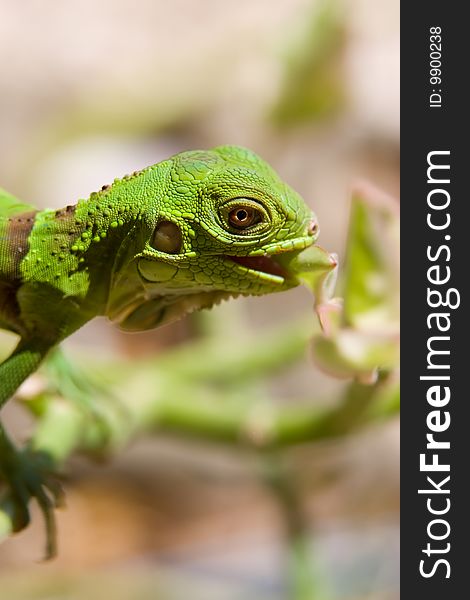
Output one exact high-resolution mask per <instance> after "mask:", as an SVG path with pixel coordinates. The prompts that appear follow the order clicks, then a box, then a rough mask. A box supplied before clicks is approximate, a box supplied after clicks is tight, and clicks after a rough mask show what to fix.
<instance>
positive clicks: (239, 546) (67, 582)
mask: <svg viewBox="0 0 470 600" xmlns="http://www.w3.org/2000/svg"><path fill="white" fill-rule="evenodd" d="M398 10H399V9H398V3H397V2H394V1H393V0H343V1H339V0H338V2H336V1H328V0H326V1H320V0H274V1H273V0H237V1H233V0H224V1H220V0H197V1H195V0H193V1H191V0H173V1H172V2H164V1H163V0H153V1H152V0H138V1H137V2H135V1H134V2H131V1H130V0H81V1H80V2H74V1H72V0H63V1H61V2H58V1H54V0H42V1H40V0H25V1H23V2H15V1H14V0H0V56H2V57H3V61H2V77H1V80H0V182H1V185H2V187H5V188H6V189H8V190H9V191H10V192H12V193H13V194H15V195H17V196H19V197H20V198H22V199H23V200H24V201H27V202H31V203H34V204H37V205H39V206H42V207H46V206H47V207H59V206H63V205H66V204H69V203H73V202H75V201H76V200H77V199H79V198H82V197H87V196H88V195H89V193H90V192H91V191H93V190H96V189H99V188H100V187H101V185H103V184H105V183H108V182H110V181H112V180H113V179H114V178H115V177H117V176H121V175H124V174H125V173H127V172H132V171H134V170H136V169H139V168H141V167H143V166H145V165H148V164H152V163H155V162H158V161H160V160H162V159H164V158H166V157H168V156H169V155H171V154H174V153H175V152H179V151H181V150H184V149H192V148H199V147H202V148H209V147H212V146H216V145H219V144H225V143H231V144H240V145H244V146H248V147H250V148H252V149H253V150H255V151H257V152H258V153H259V154H261V156H263V157H264V158H265V159H266V160H268V161H269V162H270V163H271V164H272V165H273V166H274V167H275V168H276V170H277V171H278V172H279V173H280V174H281V176H282V177H283V178H284V179H285V180H286V181H288V182H289V183H290V184H291V185H292V186H293V187H294V188H295V189H296V190H297V191H298V192H300V193H301V194H302V195H303V197H304V198H305V199H306V201H307V202H308V203H309V204H310V205H311V206H312V208H313V209H314V210H315V212H316V213H317V215H318V217H319V221H320V225H321V238H320V242H321V244H322V246H324V247H325V248H327V249H328V250H329V251H336V252H339V254H340V260H341V258H342V251H343V249H344V244H345V232H346V227H347V219H348V203H349V198H350V190H351V187H352V185H353V184H354V182H355V181H356V180H357V179H367V180H369V181H372V182H373V183H374V184H375V185H376V186H378V187H379V188H382V189H384V190H385V191H387V192H388V193H390V194H391V195H393V196H395V197H397V195H398V187H399V171H398V157H399V146H398V143H399V139H398V136H399V108H398V107H399V104H398V97H399V81H398V64H399V45H398V39H399V14H398ZM310 304H311V300H310V298H309V297H308V294H307V293H306V291H305V290H299V289H296V290H292V291H290V292H287V293H285V294H283V295H280V296H276V295H272V296H269V297H264V298H257V299H251V298H249V299H241V300H239V301H237V303H236V307H235V306H229V305H224V306H221V307H220V308H217V309H215V312H217V313H218V315H216V316H215V318H218V319H220V318H222V319H223V318H225V315H226V318H227V319H231V318H232V316H233V315H235V314H236V316H237V318H241V319H242V321H243V322H244V323H246V326H247V328H248V329H249V330H250V331H252V330H255V331H258V330H259V331H260V334H261V333H262V332H263V331H265V330H269V329H272V328H276V327H277V326H278V325H279V324H280V323H284V324H285V323H286V322H288V320H289V319H291V318H292V315H299V314H302V313H308V311H309V310H310ZM240 315H241V317H240ZM191 333H192V327H191V323H190V321H188V320H186V321H182V322H181V323H177V324H175V325H174V326H170V327H167V328H164V329H162V330H158V331H156V332H151V333H146V334H142V335H134V336H126V335H124V334H120V333H118V332H116V331H115V330H114V329H113V328H112V327H111V326H109V325H108V324H107V323H106V322H104V321H103V322H101V321H95V322H93V323H92V324H90V325H88V326H87V327H85V328H84V329H83V330H81V331H80V332H78V334H76V335H75V336H74V337H73V338H72V339H71V340H69V341H68V342H67V344H66V347H67V348H68V349H69V351H70V352H71V353H75V354H76V355H77V356H79V355H80V353H82V354H83V353H88V354H89V353H90V352H92V353H97V355H100V356H101V355H108V354H109V355H116V354H118V355H120V356H122V355H125V356H129V358H135V357H139V356H148V355H151V354H154V353H156V352H162V351H164V349H165V348H166V347H168V346H171V345H174V344H181V343H184V341H185V340H186V339H188V337H190V336H191ZM0 342H1V343H3V347H5V348H6V347H7V346H9V345H11V344H12V343H13V339H12V338H11V337H9V336H6V335H3V336H2V337H1V338H0ZM338 385H339V384H338V383H337V382H335V381H332V380H331V378H328V377H326V376H325V375H323V374H322V373H319V372H318V371H317V370H314V369H313V367H312V365H311V364H310V361H309V358H308V357H306V358H305V360H304V361H303V362H302V364H299V365H297V366H296V367H294V368H292V369H291V370H290V371H288V372H287V373H285V374H282V375H281V376H279V377H278V378H276V379H275V381H274V382H272V386H271V387H272V394H273V397H276V398H278V401H280V402H283V401H284V402H289V401H293V399H295V398H304V399H305V398H310V397H312V389H314V390H315V394H325V393H334V391H335V389H336V388H337V386H338ZM6 412H7V418H8V422H9V425H10V427H13V428H14V429H16V431H17V432H19V435H20V437H21V436H23V437H25V436H26V435H27V433H28V424H27V423H25V422H24V417H23V414H22V412H21V410H20V409H18V408H17V407H15V406H8V407H7V411H6ZM285 460H287V461H288V462H289V464H291V465H293V466H294V471H295V473H297V483H298V486H299V490H300V492H301V496H302V501H303V504H304V505H305V508H306V512H307V513H308V515H309V517H310V518H311V525H312V530H313V529H314V530H315V535H314V536H313V537H312V540H313V541H312V547H313V546H314V548H315V555H316V557H317V563H318V565H319V567H318V568H319V569H320V570H322V571H324V572H325V573H326V574H327V577H328V579H330V580H332V581H333V585H334V589H335V593H336V595H337V597H339V598H340V597H341V598H342V597H344V598H374V599H375V598H380V599H382V598H383V599H392V598H398V591H397V585H398V551H397V545H398V533H397V522H398V516H397V515H398V484H397V481H398V476H397V463H398V433H397V426H396V423H394V422H392V423H388V424H387V425H383V426H380V427H377V428H374V429H373V430H368V431H366V432H364V433H363V434H362V435H361V436H355V437H354V438H352V439H348V440H347V441H344V442H341V443H328V444H322V445H321V446H319V445H315V446H312V445H304V446H300V447H296V448H294V449H291V450H289V452H287V453H286V458H285ZM69 474H70V475H69V481H68V482H67V484H66V490H67V498H68V507H67V509H66V510H65V511H63V512H62V513H61V514H60V515H59V532H60V538H59V546H60V555H59V558H58V559H56V560H55V561H53V562H52V563H50V564H46V565H44V564H39V565H38V564H37V560H38V558H40V556H41V552H42V545H41V544H42V536H43V531H42V524H41V521H40V519H39V518H36V519H35V521H34V523H33V526H32V527H31V528H30V529H29V530H28V531H27V532H24V533H22V534H20V535H18V536H15V538H13V539H11V540H9V541H7V542H5V543H4V544H3V545H2V546H1V547H0V598H2V600H3V599H5V600H10V599H12V600H15V599H25V600H26V599H27V600H33V599H34V600H35V599H38V600H39V599H40V600H46V599H47V600H49V599H51V600H52V599H54V600H56V599H57V600H59V599H60V600H62V599H63V600H75V599H77V600H78V599H82V598H87V599H88V598H89V599H93V598H94V597H101V596H102V594H105V593H108V594H109V595H110V596H111V597H113V598H115V599H116V600H121V599H123V600H124V599H126V600H128V599H134V598H135V599H143V600H146V599H159V598H163V599H173V598H174V599H178V600H179V599H182V598H185V599H186V598H188V599H189V598H191V599H199V598H201V600H202V599H203V600H209V599H212V598H214V599H217V600H225V599H232V598H233V599H235V598H237V599H251V598H253V599H255V598H256V599H261V598H270V599H271V598H272V599H281V598H285V597H286V596H285V590H284V583H283V575H282V569H283V560H284V559H283V548H282V527H283V525H282V521H281V517H280V514H279V509H278V506H277V505H276V502H275V501H274V500H273V498H272V496H271V495H270V493H269V491H268V490H267V489H266V488H265V487H264V486H263V484H262V483H260V478H259V465H258V462H257V458H256V457H255V456H254V455H253V454H251V453H250V452H248V451H245V450H239V449H236V448H230V447H227V446H223V445H215V444H206V443H204V442H203V441H198V442H195V441H191V440H184V439H179V438H175V437H170V436H166V435H162V436H158V437H157V438H154V439H152V440H141V441H136V442H135V443H134V444H133V445H132V447H131V448H129V449H128V450H127V451H126V452H125V453H122V454H121V455H119V456H118V457H116V458H115V459H114V460H113V461H112V463H109V464H104V465H95V464H90V463H89V462H87V461H85V460H82V459H74V460H73V461H72V463H71V465H70V469H69Z"/></svg>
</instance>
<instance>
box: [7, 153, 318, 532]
mask: <svg viewBox="0 0 470 600" xmlns="http://www.w3.org/2000/svg"><path fill="white" fill-rule="evenodd" d="M317 235H318V224H317V220H316V217H315V215H314V214H313V213H312V212H311V210H310V209H309V208H308V207H307V206H306V204H305V203H304V201H303V200H302V199H301V198H300V196H299V195H298V194H297V193H296V192H294V191H293V190H292V189H291V188H290V187H288V186H287V185H286V184H285V183H283V182H282V181H281V180H280V179H279V177H278V176H277V175H276V173H275V172H274V171H273V170H272V169H271V168H270V167H269V166H268V165H267V164H266V163H265V162H264V161H263V160H261V159H260V158H259V157H258V156H257V155H255V154H254V153H252V152H251V151H249V150H247V149H244V148H240V147H236V146H221V147H218V148H215V149H213V150H210V151H199V150H196V151H190V152H182V153H181V154H177V155H176V156H173V157H172V158H169V159H168V160H165V161H163V162H160V163H158V164H156V165H153V166H150V167H148V168H146V169H143V170H142V171H138V172H135V173H133V174H132V175H129V176H125V177H124V178H122V179H116V180H115V181H114V183H113V184H112V185H105V186H103V187H102V189H101V190H100V191H99V192H95V193H92V194H91V196H90V198H89V199H88V200H81V201H79V202H78V204H76V205H73V206H67V207H66V208H63V209H60V210H40V211H38V210H36V209H35V208H34V207H32V206H29V205H25V204H21V203H20V202H19V201H18V200H16V199H15V198H14V197H12V196H10V195H9V194H7V193H6V192H3V191H1V190H0V328H3V329H6V330H9V331H12V332H14V333H16V334H18V336H19V338H20V339H19V343H18V345H17V347H16V349H15V350H14V351H13V353H12V354H11V356H9V357H8V358H7V359H6V360H5V361H4V362H3V363H2V364H0V407H2V406H3V405H4V404H5V402H7V400H8V399H9V398H11V396H12V395H13V394H14V393H15V391H16V390H17V389H18V387H19V386H20V384H21V383H22V382H23V381H24V380H25V379H26V378H27V377H28V376H29V375H30V374H31V373H33V372H34V371H35V370H36V369H37V367H38V366H39V364H40V363H41V361H42V360H43V359H44V358H45V356H46V354H47V353H48V352H49V351H50V350H51V349H52V348H54V347H55V346H56V345H57V344H59V343H60V342H61V341H62V340H63V339H64V338H66V337H67V336H69V335H71V334H72V333H73V332H74V331H76V330H77V329H79V328H80V327H81V326H82V325H84V324H85V323H86V322H87V321H89V320H90V319H92V318H94V317H96V316H98V315H106V316H107V317H108V318H109V319H111V321H114V322H115V323H117V324H118V325H119V327H120V328H121V329H123V330H125V331H143V330H146V329H151V328H154V327H157V326H160V325H162V324H165V323H169V322H171V321H173V320H175V319H178V318H180V317H181V316H183V315H184V314H186V313H188V312H191V311H193V310H195V309H201V308H208V307H210V306H212V305H213V304H214V303H216V302H218V301H220V300H222V299H225V298H229V297H231V296H236V295H239V294H241V295H251V294H254V295H260V294H267V293H271V292H278V291H282V290H286V289H289V288H291V287H293V286H296V285H298V283H299V279H298V277H297V276H296V274H295V272H294V270H295V269H291V265H292V264H293V261H294V262H295V259H296V257H297V255H298V254H299V253H300V252H301V251H302V250H303V249H305V248H307V247H309V246H312V244H313V243H314V241H315V240H316V238H317ZM21 456H22V454H21V453H20V452H18V451H16V450H15V449H14V446H13V445H12V444H11V442H10V441H9V440H8V438H7V437H6V435H5V432H4V430H3V429H1V427H0V475H1V474H2V473H3V479H4V480H7V483H8V484H9V486H10V488H11V489H12V490H13V491H14V492H15V494H16V495H15V497H16V498H17V500H18V505H19V508H18V507H17V509H16V510H17V513H18V514H17V515H16V516H17V523H18V528H20V527H21V526H24V524H25V521H27V519H28V512H27V502H28V500H29V498H30V497H34V496H35V497H36V498H38V500H39V501H41V493H42V492H41V485H43V484H42V483H41V481H38V480H37V477H36V476H34V477H32V476H30V475H28V469H27V468H23V470H21V469H20V468H19V467H20V466H21V465H20V461H21ZM23 466H24V465H23ZM18 515H19V516H18Z"/></svg>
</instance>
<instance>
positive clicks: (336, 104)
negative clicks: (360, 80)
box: [271, 0, 346, 126]
mask: <svg viewBox="0 0 470 600" xmlns="http://www.w3.org/2000/svg"><path fill="white" fill-rule="evenodd" d="M345 14H346V13H345V11H344V10H342V7H341V3H340V2H339V1H337V0H334V1H333V2H332V1H331V0H322V1H321V2H318V3H315V5H314V7H313V9H311V11H310V14H309V15H307V17H306V19H305V20H304V21H303V23H302V30H301V31H299V33H298V35H296V37H295V41H294V42H293V43H292V45H291V47H290V49H289V51H288V52H286V57H285V59H284V69H283V77H282V84H281V90H280V94H279V97H278V99H277V100H276V104H275V106H274V107H273V108H272V112H271V119H272V121H273V123H275V124H276V125H280V126H292V125H295V124H298V123H303V122H305V121H321V120H324V119H325V118H326V117H330V116H332V115H334V114H336V113H337V112H338V111H339V110H340V109H342V108H343V106H344V103H345V88H344V77H343V74H342V62H341V61H342V55H343V49H344V42H345Z"/></svg>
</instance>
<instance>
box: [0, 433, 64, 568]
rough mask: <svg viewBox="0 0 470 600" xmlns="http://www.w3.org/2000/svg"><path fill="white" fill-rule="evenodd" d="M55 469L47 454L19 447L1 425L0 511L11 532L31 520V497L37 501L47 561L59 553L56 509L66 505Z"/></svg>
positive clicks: (16, 530)
mask: <svg viewBox="0 0 470 600" xmlns="http://www.w3.org/2000/svg"><path fill="white" fill-rule="evenodd" d="M52 469H53V467H52V464H51V460H50V458H49V457H48V456H47V455H46V454H45V453H43V452H38V451H35V450H33V449H31V448H29V447H27V448H25V449H23V450H18V449H17V448H15V446H14V445H13V444H12V443H11V441H10V440H9V439H8V437H7V436H6V434H5V432H4V430H3V428H1V426H0V485H1V486H2V487H3V489H1V488H0V513H3V514H4V515H5V516H6V517H7V520H8V522H9V523H10V529H11V531H14V532H18V531H21V530H22V529H24V528H25V527H26V526H27V525H28V524H29V522H30V511H29V503H30V500H32V499H35V500H36V502H37V503H38V505H39V508H40V509H41V512H42V514H43V517H44V521H45V525H46V550H45V557H44V558H45V559H46V560H47V559H50V558H53V557H54V556H55V555H56V554H57V535H56V521H55V515H54V509H55V508H58V507H60V506H63V504H64V494H63V490H62V487H61V486H60V484H59V482H58V481H57V480H56V479H54V476H53V474H52ZM2 484H3V485H2Z"/></svg>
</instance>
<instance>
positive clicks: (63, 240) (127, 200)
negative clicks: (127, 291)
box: [22, 162, 168, 318]
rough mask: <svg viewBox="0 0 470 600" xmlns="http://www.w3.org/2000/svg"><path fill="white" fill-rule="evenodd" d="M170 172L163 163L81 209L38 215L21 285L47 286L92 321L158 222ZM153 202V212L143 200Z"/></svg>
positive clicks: (124, 180) (85, 202)
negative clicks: (127, 262) (123, 266)
mask: <svg viewBox="0 0 470 600" xmlns="http://www.w3.org/2000/svg"><path fill="white" fill-rule="evenodd" d="M167 169H168V166H167V163H166V162H163V163H159V164H158V165H154V166H152V167H148V168H147V169H145V170H144V171H140V172H139V173H134V174H132V175H130V176H126V177H124V178H122V179H116V180H115V181H114V183H113V184H112V185H105V186H103V187H102V189H101V190H100V191H99V192H94V193H92V194H91V195H90V197H89V198H88V199H87V200H80V201H79V202H78V204H77V205H74V206H67V207H65V208H63V209H59V210H56V211H51V210H46V211H41V212H39V213H37V215H36V218H35V223H34V227H33V228H32V232H31V235H30V238H29V252H28V255H27V257H25V259H23V261H22V276H23V280H30V281H35V282H37V283H41V282H42V283H47V284H49V285H52V286H53V287H54V288H56V289H58V290H59V291H61V292H62V293H63V294H64V297H74V298H75V299H76V301H77V303H78V304H79V305H80V310H82V311H84V313H85V314H88V315H89V317H90V318H92V317H93V316H96V315H100V314H104V313H105V308H106V303H107V300H108V294H109V289H110V285H111V281H112V278H113V276H114V274H115V272H116V270H117V269H119V268H120V264H121V263H122V261H123V260H125V257H126V256H128V255H132V253H133V252H134V253H135V252H137V251H140V250H138V249H137V247H138V246H139V243H140V244H142V243H143V242H142V240H143V239H145V236H146V235H149V228H150V227H151V226H152V225H151V223H152V222H153V223H154V222H155V213H158V207H159V205H160V198H161V197H162V194H163V191H164V188H163V180H164V175H165V173H166V172H167ZM137 175H140V176H139V177H137ZM142 175H144V176H142ZM149 190H150V191H151V194H149ZM149 197H151V198H152V206H153V207H154V209H153V210H152V208H149V206H148V201H146V200H145V198H147V199H148V198H149ZM38 259H39V260H38Z"/></svg>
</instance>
